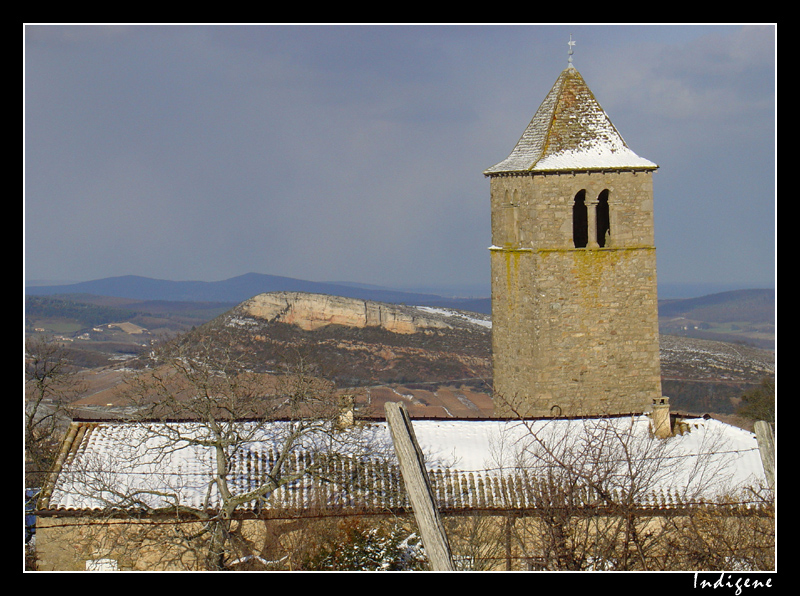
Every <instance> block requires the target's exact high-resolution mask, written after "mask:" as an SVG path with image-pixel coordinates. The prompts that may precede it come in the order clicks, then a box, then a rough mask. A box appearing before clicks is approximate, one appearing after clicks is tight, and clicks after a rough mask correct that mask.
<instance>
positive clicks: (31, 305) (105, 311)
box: [25, 296, 139, 327]
mask: <svg viewBox="0 0 800 596" xmlns="http://www.w3.org/2000/svg"><path fill="white" fill-rule="evenodd" d="M137 314H139V313H137V312H136V311H132V310H128V309H124V308H116V307H110V306H98V305H95V304H84V303H81V302H73V301H71V300H62V299H59V298H52V297H47V296H26V297H25V315H26V319H27V320H30V319H31V318H36V319H50V318H53V319H55V318H68V319H73V320H75V321H78V322H79V323H80V325H81V326H82V327H92V326H96V325H105V324H107V323H116V322H119V321H125V320H128V319H132V318H134V317H135V316H136V315H137Z"/></svg>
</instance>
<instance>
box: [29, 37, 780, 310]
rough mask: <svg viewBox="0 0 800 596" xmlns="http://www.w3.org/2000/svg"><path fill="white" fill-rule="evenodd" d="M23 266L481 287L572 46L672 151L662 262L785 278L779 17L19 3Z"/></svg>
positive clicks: (61, 273) (659, 183)
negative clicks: (515, 16)
mask: <svg viewBox="0 0 800 596" xmlns="http://www.w3.org/2000/svg"><path fill="white" fill-rule="evenodd" d="M24 33H25V55H24V66H25V70H24V74H25V79H24V84H25V87H24V93H25V98H24V109H25V118H24V122H25V130H24V157H25V169H24V176H25V180H24V182H25V186H24V188H25V195H24V214H23V215H24V218H23V219H24V223H23V225H24V231H25V250H24V275H25V276H26V279H27V280H29V281H37V280H46V281H48V282H53V281H59V282H69V281H86V280H91V279H99V278H103V277H111V276H117V275H128V274H132V275H142V276H147V277H154V278H159V279H171V280H204V281H215V280H222V279H227V278H230V277H234V276H237V275H241V274H244V273H248V272H257V273H268V274H273V275H284V276H288V277H296V278H301V279H309V280H315V281H351V282H360V283H367V284H377V285H382V286H389V287H393V288H405V289H412V288H413V289H422V288H424V289H434V290H437V291H442V292H444V293H447V292H448V291H449V292H451V293H459V294H469V293H473V294H474V293H483V294H485V295H488V287H489V254H488V250H487V247H488V246H489V245H490V244H491V237H490V226H489V223H490V222H489V181H488V179H486V178H485V177H484V176H483V171H484V170H485V169H486V168H487V167H489V166H491V165H493V164H495V163H497V162H498V161H500V160H502V159H503V158H505V157H506V156H507V155H508V153H509V152H510V151H511V149H512V148H513V147H514V145H515V143H516V142H517V140H518V139H519V136H520V135H521V134H522V131H523V130H524V129H525V127H526V126H527V124H528V122H529V121H530V119H531V117H532V116H533V114H534V112H535V111H536V109H537V107H538V106H539V104H540V103H541V101H542V100H543V99H544V97H545V95H546V94H547V92H548V91H549V90H550V88H551V87H552V85H553V83H554V82H555V80H556V78H557V77H558V74H559V73H560V72H561V70H563V69H564V68H565V67H566V65H567V50H568V46H567V42H568V41H569V37H570V35H572V36H573V39H574V40H575V41H576V45H575V46H574V56H573V61H574V64H575V66H576V68H577V69H578V70H579V71H580V72H581V74H582V75H583V77H584V79H585V80H586V82H587V84H588V85H589V87H590V88H591V89H592V91H593V92H594V94H595V96H596V97H597V99H598V101H599V102H600V104H601V105H602V106H603V108H604V109H605V110H606V112H607V113H608V114H609V116H610V118H611V120H612V122H613V123H614V125H615V126H616V127H617V129H618V130H619V131H620V133H621V134H622V136H623V137H624V138H625V140H626V142H627V143H628V145H629V146H630V148H631V149H632V150H633V151H634V152H636V153H637V154H639V155H640V156H642V157H645V158H647V159H649V160H651V161H654V162H656V163H657V164H658V165H659V166H660V169H659V171H658V172H657V173H656V174H655V226H656V247H657V255H658V277H659V282H660V284H665V285H666V284H679V283H681V284H718V285H719V287H720V288H722V287H723V286H725V287H741V288H749V287H772V286H773V284H774V277H775V242H776V240H775V218H776V213H775V195H776V181H775V178H776V172H775V168H776V161H775V160H776V156H775V146H776V141H775V134H776V133H775V128H776V123H775V120H776V95H775V93H776V35H777V30H776V27H775V26H774V25H771V24H767V25H750V26H741V25H736V26H732V25H722V26H706V25H692V26H688V25H686V26H685V25H664V26H657V25H611V26H606V25H568V24H565V25H509V26H503V25H442V26H440V25H420V26H413V25H353V26H346V25H316V26H289V25H243V26H236V25H220V26H202V25H178V26H173V25H160V26H149V25H129V26H119V25H107V26H101V25H88V26H74V25H68V26H60V25H27V26H26V27H25V31H24Z"/></svg>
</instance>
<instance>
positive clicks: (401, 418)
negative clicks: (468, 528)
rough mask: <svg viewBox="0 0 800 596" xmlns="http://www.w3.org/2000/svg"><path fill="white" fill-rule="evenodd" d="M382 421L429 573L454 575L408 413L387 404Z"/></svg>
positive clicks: (423, 459) (437, 511) (403, 409)
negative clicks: (398, 469)
mask: <svg viewBox="0 0 800 596" xmlns="http://www.w3.org/2000/svg"><path fill="white" fill-rule="evenodd" d="M384 409H385V410H386V421H387V422H388V423H389V430H390V431H391V434H392V442H393V443H394V450H395V453H397V459H398V460H399V462H400V471H401V472H402V474H403V481H404V482H405V485H406V492H407V493H408V498H409V501H411V507H412V509H413V510H414V517H416V519H417V526H418V527H419V533H420V536H421V537H422V545H423V546H424V547H425V554H427V555H428V561H429V562H430V566H431V570H432V571H454V570H455V566H454V565H453V557H452V555H451V553H450V544H449V542H448V541H447V534H446V533H445V530H444V526H443V525H442V521H441V518H440V517H439V510H438V509H437V508H436V502H435V501H434V498H433V491H432V490H431V484H430V479H429V478H428V473H427V471H426V470H425V458H424V456H423V455H422V450H421V449H420V448H419V444H418V443H417V437H416V435H415V434H414V427H413V426H412V425H411V418H410V417H409V415H408V410H406V408H405V406H404V405H403V404H402V403H399V402H387V403H386V404H385V406H384Z"/></svg>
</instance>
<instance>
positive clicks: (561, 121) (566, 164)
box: [484, 64, 658, 176]
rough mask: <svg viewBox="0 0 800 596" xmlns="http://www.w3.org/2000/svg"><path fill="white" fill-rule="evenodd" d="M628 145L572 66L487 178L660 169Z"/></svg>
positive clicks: (563, 73)
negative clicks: (568, 172)
mask: <svg viewBox="0 0 800 596" xmlns="http://www.w3.org/2000/svg"><path fill="white" fill-rule="evenodd" d="M656 168H658V166H657V165H656V164H654V163H653V162H651V161H649V160H647V159H644V158H642V157H639V156H638V155H636V154H635V153H634V152H633V151H631V150H630V149H629V148H628V146H627V145H626V144H625V141H624V139H623V138H622V136H621V135H620V134H619V132H618V131H617V129H616V128H615V127H614V125H613V124H612V123H611V120H610V119H609V118H608V115H606V113H605V111H604V110H603V108H602V107H601V106H600V104H599V103H598V102H597V100H596V99H595V97H594V94H592V92H591V90H590V89H589V87H588V86H587V85H586V83H585V82H584V80H583V77H582V76H581V75H580V73H579V72H578V71H577V70H576V69H575V68H574V67H573V66H572V65H571V64H570V65H569V66H568V67H567V68H566V69H564V71H563V72H562V73H561V74H560V75H559V77H558V79H557V80H556V82H555V85H553V88H552V89H551V90H550V93H548V94H547V97H546V98H545V99H544V101H543V102H542V105H541V106H539V109H538V110H537V111H536V114H535V115H534V117H533V119H532V120H531V122H530V124H529V125H528V127H527V128H526V129H525V132H524V133H523V134H522V137H521V138H520V140H519V142H518V143H517V145H516V147H514V150H513V151H512V152H511V154H510V155H509V156H508V157H507V158H506V159H504V160H503V161H501V162H500V163H498V164H496V165H494V166H492V167H491V168H489V169H487V170H486V171H485V172H484V174H485V175H487V176H492V175H496V174H503V173H512V172H548V171H563V170H567V171H576V170H607V169H656Z"/></svg>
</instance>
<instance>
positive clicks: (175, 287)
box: [25, 273, 491, 314]
mask: <svg viewBox="0 0 800 596" xmlns="http://www.w3.org/2000/svg"><path fill="white" fill-rule="evenodd" d="M266 292H308V293H312V294H329V295H331V296H343V297H345V298H358V299H361V300H373V301H375V302H389V303H392V304H414V305H420V306H439V307H443V308H457V309H461V310H468V311H472V312H478V313H483V314H490V313H491V299H490V298H447V297H444V296H437V295H436V294H423V293H414V292H403V291H399V290H392V289H388V288H378V287H375V286H364V285H359V284H349V283H344V282H342V283H327V282H315V281H306V280H302V279H294V278H291V277H281V276H277V275H266V274H261V273H246V274H244V275H240V276H238V277H232V278H230V279H225V280H222V281H212V282H208V281H168V280H161V279H151V278H148V277H140V276H136V275H124V276H121V277H107V278H104V279H97V280H93V281H85V282H79V283H73V284H65V285H52V286H28V287H26V288H25V293H26V294H27V295H29V296H53V295H63V294H93V295H96V296H114V297H117V298H130V299H134V300H168V301H175V302H222V303H226V304H240V303H241V302H244V301H245V300H248V299H250V298H252V297H253V296H257V295H258V294H264V293H266Z"/></svg>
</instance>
